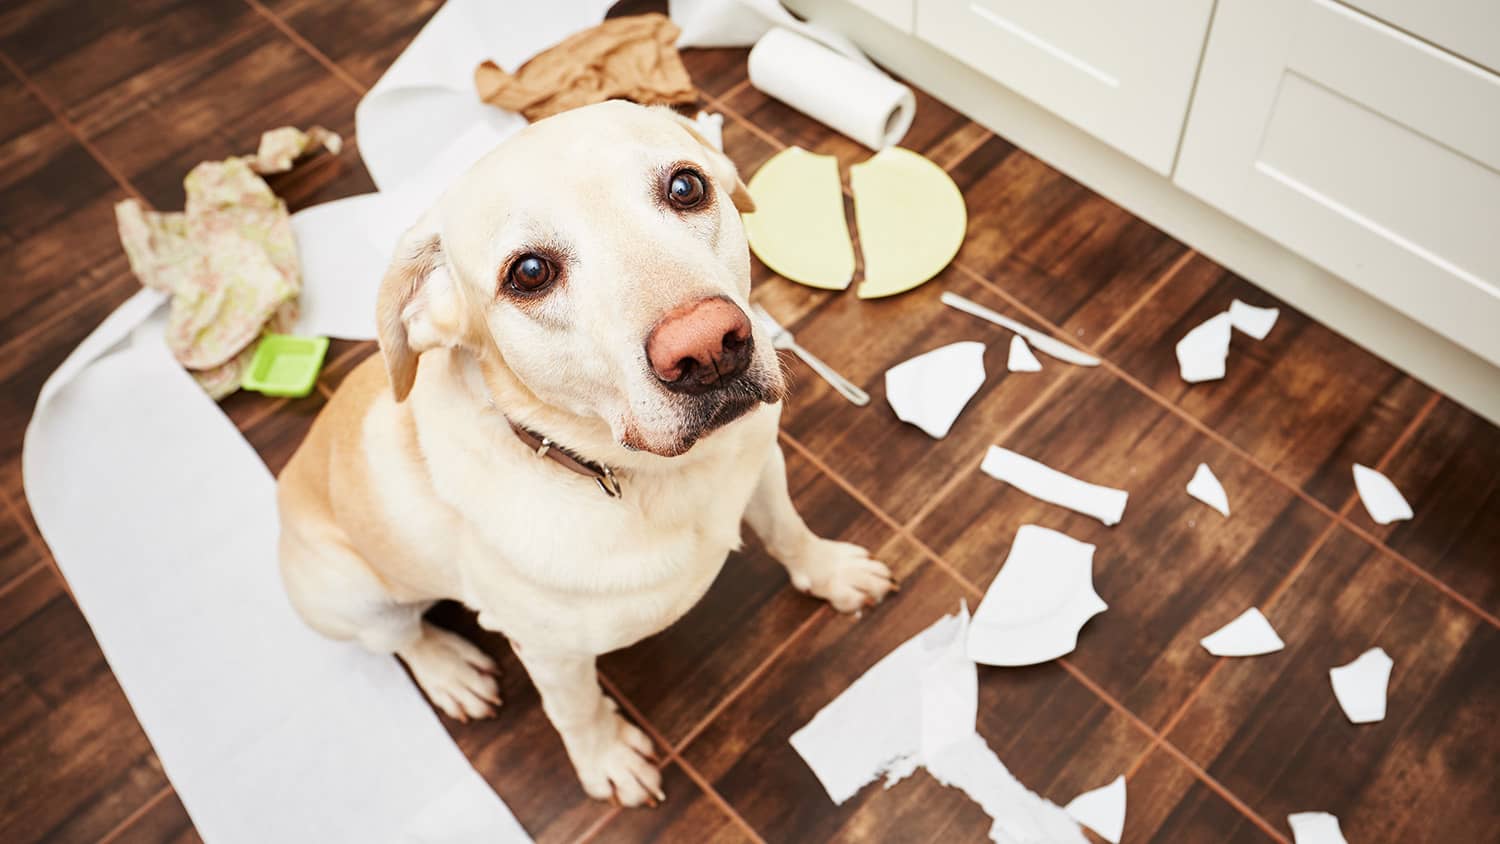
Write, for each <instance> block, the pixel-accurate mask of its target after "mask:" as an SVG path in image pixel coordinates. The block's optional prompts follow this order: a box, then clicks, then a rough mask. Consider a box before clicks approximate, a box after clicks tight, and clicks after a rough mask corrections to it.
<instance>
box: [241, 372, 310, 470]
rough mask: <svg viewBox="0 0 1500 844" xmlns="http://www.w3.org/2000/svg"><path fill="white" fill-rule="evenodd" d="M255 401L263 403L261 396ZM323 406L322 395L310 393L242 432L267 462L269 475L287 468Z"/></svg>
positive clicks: (293, 400) (255, 421) (266, 415)
mask: <svg viewBox="0 0 1500 844" xmlns="http://www.w3.org/2000/svg"><path fill="white" fill-rule="evenodd" d="M258 398H260V399H262V400H265V397H264V396H261V397H258ZM325 404H327V400H326V399H324V398H323V395H322V394H321V393H319V392H318V391H317V390H313V391H312V392H311V393H310V394H308V395H307V396H305V397H303V398H300V399H290V400H288V401H287V402H286V403H284V404H281V405H279V406H277V407H276V409H275V410H273V411H271V412H269V413H264V414H262V415H261V416H260V417H259V418H257V419H255V420H254V421H253V422H252V423H250V424H249V425H246V426H244V427H243V428H242V430H243V431H244V434H245V439H246V440H247V441H248V442H249V443H250V445H251V447H252V448H254V449H255V451H256V452H257V453H258V454H260V458H261V459H262V460H264V461H265V462H266V466H267V468H269V469H270V470H271V474H273V475H279V474H281V470H282V469H284V468H286V464H287V461H288V460H291V459H292V454H293V453H294V452H296V450H297V447H298V446H300V445H301V444H302V440H303V439H304V438H305V437H306V436H307V432H308V429H310V428H312V423H313V419H315V418H316V417H317V415H318V412H319V411H321V410H322V409H323V406H324V405H325Z"/></svg>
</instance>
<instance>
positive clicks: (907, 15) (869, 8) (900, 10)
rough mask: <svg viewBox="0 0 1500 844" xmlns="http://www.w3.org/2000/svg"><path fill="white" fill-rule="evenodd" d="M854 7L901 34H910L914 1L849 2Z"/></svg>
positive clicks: (859, 0)
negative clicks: (878, 19)
mask: <svg viewBox="0 0 1500 844" xmlns="http://www.w3.org/2000/svg"><path fill="white" fill-rule="evenodd" d="M851 2H853V3H854V5H856V6H858V7H859V8H861V9H864V10H865V11H866V12H869V13H870V14H872V15H874V16H875V17H877V18H880V19H881V20H883V21H885V22H886V23H888V24H890V25H891V26H894V27H895V28H897V29H899V30H901V31H902V32H911V28H912V18H913V17H914V15H915V12H916V0H851Z"/></svg>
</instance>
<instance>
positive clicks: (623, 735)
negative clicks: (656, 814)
mask: <svg viewBox="0 0 1500 844" xmlns="http://www.w3.org/2000/svg"><path fill="white" fill-rule="evenodd" d="M610 717H611V719H613V721H614V734H613V735H612V736H610V737H609V738H607V739H605V740H604V741H602V742H600V743H599V745H598V747H596V748H595V749H594V750H593V751H592V752H590V753H588V754H587V757H588V758H583V759H577V758H575V759H574V760H573V764H574V765H575V766H576V767H577V768H578V778H579V780H580V781H582V783H583V790H584V791H586V792H588V795H589V796H590V797H593V798H594V799H596V800H608V801H610V802H611V803H614V804H615V805H617V806H629V807H635V806H651V807H653V808H654V807H655V806H656V805H657V804H659V803H660V802H661V801H663V800H665V799H667V796H666V794H665V793H663V792H662V789H661V771H660V770H658V769H657V767H656V765H655V764H653V763H652V762H651V757H653V756H655V748H653V747H652V744H651V739H650V738H649V737H647V735H646V734H645V733H643V732H641V730H640V729H639V728H637V727H636V726H635V725H633V724H631V723H629V722H628V721H626V720H625V719H623V718H621V717H620V716H618V715H615V714H613V713H611V715H610Z"/></svg>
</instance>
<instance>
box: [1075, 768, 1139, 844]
mask: <svg viewBox="0 0 1500 844" xmlns="http://www.w3.org/2000/svg"><path fill="white" fill-rule="evenodd" d="M1063 811H1065V812H1067V813H1068V815H1069V816H1071V817H1072V818H1073V820H1075V821H1078V822H1079V823H1081V824H1083V825H1084V826H1086V827H1088V828H1089V829H1092V830H1093V831H1095V832H1097V833H1099V835H1100V837H1102V838H1103V839H1104V840H1106V841H1108V842H1110V844H1120V835H1121V833H1123V832H1124V831H1125V777H1124V776H1118V777H1115V778H1114V781H1113V782H1111V783H1110V784H1109V785H1106V786H1103V787H1101V788H1096V789H1094V790H1093V791H1085V792H1084V793H1082V794H1080V795H1078V796H1077V797H1074V798H1073V800H1072V802H1070V803H1068V805H1066V806H1064V807H1063Z"/></svg>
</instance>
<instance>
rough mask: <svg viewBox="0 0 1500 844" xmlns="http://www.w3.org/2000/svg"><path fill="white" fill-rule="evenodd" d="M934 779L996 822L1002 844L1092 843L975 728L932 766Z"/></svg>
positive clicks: (994, 835)
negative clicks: (1018, 775) (1014, 772)
mask: <svg viewBox="0 0 1500 844" xmlns="http://www.w3.org/2000/svg"><path fill="white" fill-rule="evenodd" d="M926 765H927V772H928V773H929V774H932V777H933V779H935V780H937V781H938V782H939V783H942V784H943V785H946V786H948V787H950V788H957V789H959V790H961V791H963V792H964V793H965V794H967V795H969V798H970V799H971V800H973V801H974V802H976V803H978V804H979V807H980V808H981V809H983V810H984V813H985V814H987V815H989V816H990V817H991V818H993V819H994V823H993V824H991V826H990V840H992V841H995V842H999V844H1087V841H1088V839H1087V838H1085V837H1084V835H1083V830H1081V829H1079V828H1078V823H1077V822H1076V821H1074V820H1073V819H1072V818H1070V817H1069V816H1068V814H1067V813H1066V812H1064V811H1063V810H1062V807H1060V806H1058V805H1057V804H1056V803H1053V802H1052V801H1050V800H1046V799H1044V798H1042V797H1040V796H1038V795H1037V794H1035V793H1034V792H1032V791H1030V790H1028V789H1027V788H1026V786H1024V785H1022V784H1021V783H1020V781H1019V780H1017V779H1016V778H1015V777H1014V776H1012V775H1011V773H1010V771H1009V770H1008V769H1006V767H1005V765H1004V763H1002V762H1001V761H1000V758H999V757H998V756H996V755H995V751H993V750H991V749H990V746H989V745H988V744H986V743H985V740H984V737H983V736H981V735H979V734H978V733H976V732H974V731H973V730H972V729H971V730H970V731H969V733H968V735H967V736H966V737H965V738H964V739H962V740H960V741H958V742H956V743H954V744H950V745H948V746H947V747H946V748H944V749H943V750H942V752H940V753H938V754H937V755H936V756H935V757H933V758H931V759H928V760H927V762H926Z"/></svg>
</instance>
